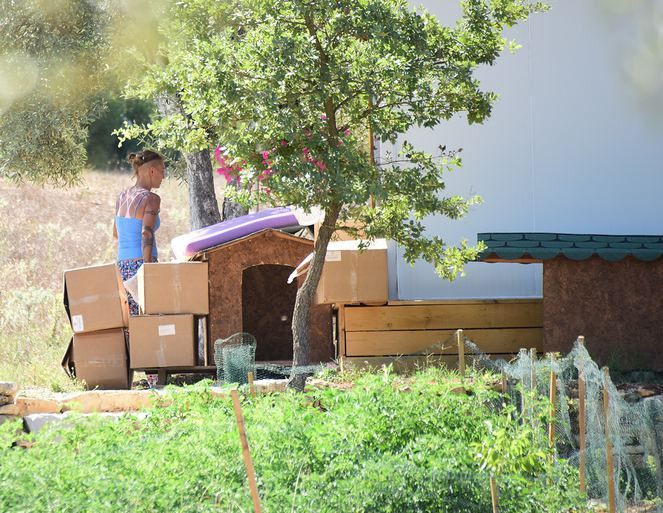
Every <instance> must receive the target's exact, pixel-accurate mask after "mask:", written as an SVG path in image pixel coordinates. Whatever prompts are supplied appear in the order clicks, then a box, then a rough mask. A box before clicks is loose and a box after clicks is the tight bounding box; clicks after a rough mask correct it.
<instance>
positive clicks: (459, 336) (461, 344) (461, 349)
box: [456, 330, 465, 378]
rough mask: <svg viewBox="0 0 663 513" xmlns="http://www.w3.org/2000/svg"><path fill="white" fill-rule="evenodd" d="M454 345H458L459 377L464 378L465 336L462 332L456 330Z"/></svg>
mask: <svg viewBox="0 0 663 513" xmlns="http://www.w3.org/2000/svg"><path fill="white" fill-rule="evenodd" d="M456 343H457V344H458V370H459V371H460V377H461V378H465V336H464V335H463V330H456Z"/></svg>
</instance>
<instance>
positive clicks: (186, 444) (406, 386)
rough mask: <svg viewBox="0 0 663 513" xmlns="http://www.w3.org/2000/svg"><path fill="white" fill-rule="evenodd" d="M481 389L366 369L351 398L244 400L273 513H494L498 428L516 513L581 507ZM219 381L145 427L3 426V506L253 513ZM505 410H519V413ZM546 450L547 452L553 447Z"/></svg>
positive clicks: (568, 479) (503, 475)
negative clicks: (18, 432) (15, 445)
mask: <svg viewBox="0 0 663 513" xmlns="http://www.w3.org/2000/svg"><path fill="white" fill-rule="evenodd" d="M475 381H476V382H478V383H477V384H475V385H472V386H471V387H470V388H471V391H472V394H471V395H460V394H456V393H453V392H452V389H453V387H454V386H457V385H458V383H457V381H456V384H455V385H454V379H452V378H451V379H450V376H449V375H447V374H445V373H444V372H442V371H440V370H435V369H430V370H427V371H425V372H422V373H419V374H417V375H416V376H414V377H413V378H408V379H406V378H402V377H401V378H399V377H394V376H392V375H388V374H387V375H385V374H367V375H365V376H363V377H362V378H360V379H359V380H358V381H357V382H356V384H355V386H354V387H353V388H352V390H350V391H345V392H344V391H339V390H337V389H323V390H312V391H309V392H307V394H305V395H301V394H295V393H287V394H281V395H272V396H259V397H256V398H245V399H243V410H244V416H245V424H246V427H247V434H248V439H249V444H250V447H251V454H252V457H253V460H254V464H255V469H256V474H257V478H258V487H259V489H260V494H261V498H262V502H263V507H264V511H266V512H275V513H281V512H290V511H299V512H313V511H315V512H320V513H325V512H329V513H332V512H333V513H342V512H343V513H344V512H362V513H369V512H376V513H377V512H394V513H395V512H415V511H416V512H449V513H451V512H453V513H458V512H468V513H469V512H472V513H480V512H484V511H485V512H489V511H490V487H489V476H490V472H491V470H490V469H489V468H487V467H484V468H483V469H482V468H481V463H480V462H481V460H482V458H483V456H482V455H481V452H482V448H486V447H490V446H491V440H492V438H493V437H494V436H495V432H496V431H495V430H496V429H498V430H500V429H501V430H504V432H505V433H507V434H508V435H509V436H512V437H514V439H518V440H519V443H518V444H517V445H518V447H519V449H518V450H516V451H511V452H510V454H508V455H507V456H506V459H507V460H508V462H509V464H508V465H506V466H504V467H503V468H502V469H501V471H500V473H498V474H497V480H498V483H499V485H500V491H501V501H502V502H501V505H502V511H504V512H509V511H510V512H518V513H525V512H537V513H543V512H551V513H552V512H554V513H559V512H561V511H579V510H580V504H581V503H582V498H581V497H580V494H579V493H577V492H576V490H577V488H578V484H577V476H576V475H575V474H574V471H573V469H572V468H571V467H569V466H567V465H566V464H565V463H564V462H555V463H554V464H553V463H549V462H550V461H551V460H550V459H549V458H548V455H547V454H544V457H541V458H539V456H536V457H535V459H534V464H531V461H530V453H539V452H540V451H541V449H540V447H539V445H538V441H537V438H536V437H532V436H530V435H531V432H530V431H527V429H526V428H524V427H523V426H522V425H521V424H520V423H519V422H518V421H517V420H513V418H512V417H511V416H509V415H507V414H504V413H502V412H501V411H498V410H496V409H495V408H494V407H492V406H491V405H494V404H495V402H496V399H498V396H497V394H495V393H494V392H491V391H489V390H488V388H487V387H486V386H484V385H482V384H481V383H480V381H481V378H480V377H478V376H477V377H475ZM208 384H209V383H207V384H199V385H196V386H195V387H192V388H189V389H188V390H185V391H184V392H182V391H178V390H175V389H171V394H172V396H173V398H174V401H173V403H172V404H170V405H168V406H165V407H163V408H157V409H155V410H152V411H151V412H150V414H149V416H148V417H147V418H146V419H145V420H135V419H132V418H131V417H128V418H125V419H124V420H121V421H119V422H108V421H103V420H101V419H81V420H80V421H78V422H76V423H69V425H68V426H66V427H59V428H52V429H44V430H43V431H42V432H41V433H40V434H39V435H38V436H37V437H36V438H35V440H34V442H35V443H34V445H33V446H32V447H31V448H30V449H27V450H24V449H11V448H9V445H10V443H11V441H12V440H13V439H14V438H15V433H14V432H13V429H14V428H15V426H14V427H13V426H11V425H10V424H8V423H5V424H4V425H2V426H0V467H1V468H2V469H3V486H2V487H0V504H3V505H4V508H5V510H6V511H34V512H46V511H52V512H56V511H57V512H60V511H67V512H84V511H86V512H87V511H95V512H102V511H113V512H120V511H178V512H179V511H182V512H194V511H195V512H207V511H223V512H229V511H251V509H252V508H251V499H250V496H249V491H248V487H247V484H246V474H245V470H244V466H243V462H242V457H241V450H240V444H239V437H238V434H237V428H236V424H235V418H234V415H233V410H232V405H231V403H230V400H229V399H227V400H223V399H214V398H212V397H211V395H210V394H209V392H208V391H207V389H206V388H205V387H206V386H207V385H208ZM506 411H509V409H508V407H506ZM544 453H545V451H544Z"/></svg>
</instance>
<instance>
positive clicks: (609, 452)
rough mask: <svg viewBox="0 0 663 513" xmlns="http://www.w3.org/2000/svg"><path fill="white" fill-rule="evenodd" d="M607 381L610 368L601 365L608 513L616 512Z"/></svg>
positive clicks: (608, 380) (608, 381)
mask: <svg viewBox="0 0 663 513" xmlns="http://www.w3.org/2000/svg"><path fill="white" fill-rule="evenodd" d="M608 383H610V370H609V369H608V367H603V415H604V419H605V452H606V467H607V471H608V508H609V509H608V511H609V513H616V505H615V462H614V459H613V454H612V439H611V438H610V436H611V433H610V420H611V419H610V416H609V408H610V392H609V391H608Z"/></svg>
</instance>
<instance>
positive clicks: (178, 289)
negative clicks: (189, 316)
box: [173, 265, 182, 313]
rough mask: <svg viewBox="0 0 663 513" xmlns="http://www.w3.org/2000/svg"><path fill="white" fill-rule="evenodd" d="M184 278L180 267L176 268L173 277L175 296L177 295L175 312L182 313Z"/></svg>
mask: <svg viewBox="0 0 663 513" xmlns="http://www.w3.org/2000/svg"><path fill="white" fill-rule="evenodd" d="M181 293H182V277H181V276H180V267H179V266H177V265H176V266H175V274H174V276H173V294H175V301H174V304H175V311H176V312H178V313H179V312H182V298H181V295H182V294H181Z"/></svg>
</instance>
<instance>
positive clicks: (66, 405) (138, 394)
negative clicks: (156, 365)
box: [62, 390, 168, 413]
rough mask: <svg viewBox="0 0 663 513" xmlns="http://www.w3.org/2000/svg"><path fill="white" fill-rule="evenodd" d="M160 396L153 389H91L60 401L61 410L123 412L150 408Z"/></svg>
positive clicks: (69, 395) (70, 395) (160, 394)
mask: <svg viewBox="0 0 663 513" xmlns="http://www.w3.org/2000/svg"><path fill="white" fill-rule="evenodd" d="M160 396H161V397H165V395H164V394H163V393H159V392H157V391H155V390H93V391H89V392H79V393H73V394H68V395H66V396H64V397H63V398H62V403H63V411H68V410H74V411H77V412H80V413H92V412H123V411H136V410H142V409H144V408H151V407H153V406H155V405H156V404H157V402H158V401H157V400H158V399H159V397H160ZM164 400H165V401H168V399H164ZM164 404H165V403H164Z"/></svg>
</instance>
